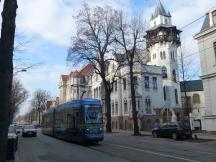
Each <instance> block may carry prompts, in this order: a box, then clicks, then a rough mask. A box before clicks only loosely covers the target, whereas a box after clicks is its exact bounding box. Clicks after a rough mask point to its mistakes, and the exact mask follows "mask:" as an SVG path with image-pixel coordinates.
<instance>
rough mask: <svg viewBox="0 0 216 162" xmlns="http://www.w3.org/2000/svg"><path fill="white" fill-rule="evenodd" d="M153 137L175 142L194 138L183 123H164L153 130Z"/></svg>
mask: <svg viewBox="0 0 216 162" xmlns="http://www.w3.org/2000/svg"><path fill="white" fill-rule="evenodd" d="M152 135H153V137H169V138H172V139H174V140H177V139H180V138H190V137H192V132H191V130H190V128H189V127H188V126H186V125H185V124H184V123H183V122H170V123H163V124H162V125H160V126H157V127H155V128H154V129H152Z"/></svg>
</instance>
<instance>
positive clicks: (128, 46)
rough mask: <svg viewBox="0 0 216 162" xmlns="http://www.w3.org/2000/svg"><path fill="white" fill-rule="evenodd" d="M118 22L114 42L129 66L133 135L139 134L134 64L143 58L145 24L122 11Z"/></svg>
mask: <svg viewBox="0 0 216 162" xmlns="http://www.w3.org/2000/svg"><path fill="white" fill-rule="evenodd" d="M118 17H119V24H118V25H117V26H116V38H115V42H116V45H117V49H118V51H119V53H122V54H123V55H125V66H128V67H129V80H130V91H131V103H132V114H133V121H134V135H139V134H140V132H139V126H138V121H137V110H136V95H135V86H136V84H137V83H136V80H135V77H134V71H135V66H136V65H137V64H143V60H144V58H145V53H144V49H145V40H144V34H145V24H144V22H143V21H142V19H141V17H133V18H131V19H128V18H127V16H126V15H125V14H123V12H121V13H119V15H118Z"/></svg>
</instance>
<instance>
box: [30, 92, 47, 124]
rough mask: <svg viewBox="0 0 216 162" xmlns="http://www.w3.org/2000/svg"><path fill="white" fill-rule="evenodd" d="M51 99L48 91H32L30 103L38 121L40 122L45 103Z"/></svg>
mask: <svg viewBox="0 0 216 162" xmlns="http://www.w3.org/2000/svg"><path fill="white" fill-rule="evenodd" d="M50 99H51V96H50V93H49V92H48V91H46V90H42V89H38V90H36V91H35V92H34V95H33V98H32V101H31V105H32V108H33V109H34V110H35V111H36V113H37V114H38V122H39V124H40V123H41V113H42V112H43V111H44V110H46V103H47V101H48V100H50Z"/></svg>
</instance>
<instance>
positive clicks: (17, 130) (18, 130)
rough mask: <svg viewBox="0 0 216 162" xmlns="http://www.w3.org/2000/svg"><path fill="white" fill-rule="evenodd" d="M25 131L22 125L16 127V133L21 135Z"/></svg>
mask: <svg viewBox="0 0 216 162" xmlns="http://www.w3.org/2000/svg"><path fill="white" fill-rule="evenodd" d="M22 130H23V126H22V125H16V133H17V134H19V133H21V132H22Z"/></svg>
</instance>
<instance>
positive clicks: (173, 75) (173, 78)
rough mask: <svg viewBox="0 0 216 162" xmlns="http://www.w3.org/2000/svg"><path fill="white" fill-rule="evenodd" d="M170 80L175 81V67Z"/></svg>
mask: <svg viewBox="0 0 216 162" xmlns="http://www.w3.org/2000/svg"><path fill="white" fill-rule="evenodd" d="M172 80H173V81H174V82H176V71H175V69H174V70H173V71H172Z"/></svg>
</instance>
